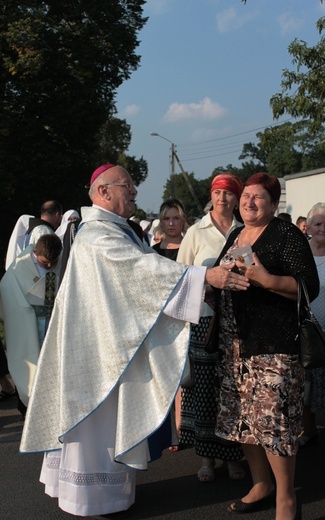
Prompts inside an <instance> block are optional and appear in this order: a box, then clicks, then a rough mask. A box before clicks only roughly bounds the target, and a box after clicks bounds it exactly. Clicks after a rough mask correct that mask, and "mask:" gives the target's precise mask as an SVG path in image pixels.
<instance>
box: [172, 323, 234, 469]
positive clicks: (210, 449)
mask: <svg viewBox="0 0 325 520" xmlns="http://www.w3.org/2000/svg"><path fill="white" fill-rule="evenodd" d="M210 320H211V317H204V318H201V319H200V323H199V324H198V325H191V338H190V353H191V355H192V356H193V361H194V377H195V385H194V386H193V387H191V388H182V398H181V400H182V401H181V429H180V439H179V443H180V447H181V448H182V447H183V448H184V447H193V446H194V447H195V451H196V453H197V455H199V456H201V457H209V458H217V459H221V460H239V459H241V458H242V457H243V451H242V448H241V446H240V444H238V443H234V442H229V441H227V440H223V439H218V438H217V437H216V434H215V427H216V418H217V401H216V399H217V386H218V377H217V354H207V353H206V352H205V349H204V338H205V335H206V333H207V330H208V326H209V323H210Z"/></svg>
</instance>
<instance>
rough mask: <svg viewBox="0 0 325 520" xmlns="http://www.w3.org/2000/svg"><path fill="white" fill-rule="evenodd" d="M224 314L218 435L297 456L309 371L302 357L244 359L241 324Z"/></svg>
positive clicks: (221, 329) (229, 310) (276, 452)
mask: <svg viewBox="0 0 325 520" xmlns="http://www.w3.org/2000/svg"><path fill="white" fill-rule="evenodd" d="M228 303H229V302H227V306H226V308H227V315H225V314H223V313H222V311H221V321H220V341H219V348H220V364H219V366H220V373H219V376H220V381H221V388H220V394H219V399H218V417H217V427H216V434H217V435H218V436H220V437H221V438H223V439H228V440H232V441H237V442H240V443H243V444H258V445H261V446H262V447H263V448H264V449H265V450H266V451H268V452H270V453H273V454H274V455H282V456H292V455H295V454H296V452H297V449H298V443H297V438H298V435H299V434H300V433H301V429H302V426H301V424H302V412H303V392H304V370H303V368H302V367H301V365H300V363H299V360H298V356H297V355H288V354H272V355H270V354H263V355H258V356H252V357H249V358H241V357H239V341H238V338H237V337H236V333H235V321H234V316H233V313H232V308H231V306H229V305H228Z"/></svg>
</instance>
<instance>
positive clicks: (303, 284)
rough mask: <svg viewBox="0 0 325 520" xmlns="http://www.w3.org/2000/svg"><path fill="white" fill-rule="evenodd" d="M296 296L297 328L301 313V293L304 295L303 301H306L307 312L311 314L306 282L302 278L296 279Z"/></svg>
mask: <svg viewBox="0 0 325 520" xmlns="http://www.w3.org/2000/svg"><path fill="white" fill-rule="evenodd" d="M297 282H298V294H297V310H298V327H300V313H301V298H302V291H303V293H304V297H305V301H306V308H307V309H308V311H309V312H311V308H310V300H309V295H308V291H307V287H306V282H305V280H303V279H302V278H298V280H297Z"/></svg>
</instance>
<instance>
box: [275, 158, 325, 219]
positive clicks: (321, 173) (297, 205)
mask: <svg viewBox="0 0 325 520" xmlns="http://www.w3.org/2000/svg"><path fill="white" fill-rule="evenodd" d="M283 179H284V181H285V187H284V186H283V181H282V182H281V179H279V180H280V182H281V187H282V192H281V199H280V203H279V210H278V213H280V212H286V213H290V215H291V217H292V222H293V223H294V224H295V223H296V220H297V218H298V217H299V216H304V217H306V216H307V213H308V211H309V210H310V209H311V208H312V206H313V205H314V204H317V202H325V168H319V169H318V170H311V171H308V172H304V173H295V174H293V175H286V176H285V177H283Z"/></svg>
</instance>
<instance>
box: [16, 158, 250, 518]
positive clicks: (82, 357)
mask: <svg viewBox="0 0 325 520" xmlns="http://www.w3.org/2000/svg"><path fill="white" fill-rule="evenodd" d="M90 186H91V187H90V192H89V195H90V197H91V200H92V202H93V207H85V208H82V210H81V213H82V223H81V226H80V229H79V231H78V233H77V236H76V239H75V241H74V243H73V246H72V248H71V253H70V257H69V261H68V265H67V269H66V272H65V275H64V278H63V282H62V284H61V287H60V290H59V293H58V295H57V298H56V301H55V306H54V310H53V314H52V318H51V322H50V325H49V328H48V332H47V335H46V338H45V341H44V344H43V347H42V352H41V355H40V359H39V363H38V368H37V373H36V377H35V383H34V387H33V391H32V396H31V399H30V403H29V407H28V412H27V416H26V421H25V427H24V431H23V437H22V442H21V447H20V449H21V451H22V452H39V451H43V452H46V455H45V457H44V462H43V467H42V472H41V481H42V482H43V483H44V484H45V491H46V492H47V493H48V494H49V495H51V496H53V497H58V501H59V507H61V508H62V509H63V510H64V511H66V512H68V513H71V514H74V515H80V516H92V515H105V514H109V513H114V512H117V511H122V510H126V509H128V508H129V507H130V506H131V505H132V504H133V502H134V500H135V474H136V470H139V469H146V468H147V464H148V461H149V460H150V454H149V449H148V437H149V436H150V435H152V434H153V433H154V432H155V431H156V430H157V429H158V428H159V427H160V426H161V425H162V423H163V422H164V421H165V419H166V417H167V415H168V413H169V410H170V407H171V405H172V403H173V400H174V397H175V394H176V392H177V389H178V387H179V384H180V381H181V379H182V375H183V372H184V367H185V363H186V358H187V350H188V339H189V326H188V323H187V322H188V321H192V322H194V323H197V322H198V320H199V316H200V307H201V303H202V300H203V297H204V283H205V282H208V283H212V284H215V285H216V286H217V285H218V286H219V287H221V288H223V287H225V286H226V285H227V284H229V282H231V281H232V280H234V279H236V280H237V279H238V281H240V283H241V284H242V288H244V287H245V285H246V286H247V285H248V284H247V282H246V281H244V280H245V279H244V277H239V275H234V274H231V273H229V271H228V270H225V269H222V268H217V269H219V270H217V271H216V269H211V270H209V276H208V274H207V272H206V268H205V267H201V266H200V267H194V266H193V267H190V268H187V267H186V266H184V265H182V264H178V263H176V262H172V261H170V260H168V259H165V258H163V257H161V256H159V255H157V254H156V253H155V252H154V251H153V250H152V249H151V248H150V247H149V246H147V245H145V244H144V243H143V242H142V241H141V240H140V239H139V238H138V237H137V236H136V235H135V234H134V233H133V231H132V229H131V228H130V227H129V226H128V224H127V222H126V219H127V217H129V216H130V215H131V213H132V212H133V211H134V202H135V196H136V193H137V190H136V189H135V187H134V185H133V183H132V180H131V178H130V176H129V174H128V173H127V172H126V170H124V169H123V168H121V167H119V166H114V165H103V166H101V167H100V168H98V169H97V170H95V172H94V173H93V175H92V178H91V182H90ZM240 279H241V280H240Z"/></svg>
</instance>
